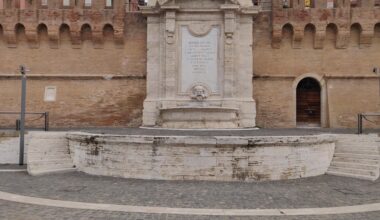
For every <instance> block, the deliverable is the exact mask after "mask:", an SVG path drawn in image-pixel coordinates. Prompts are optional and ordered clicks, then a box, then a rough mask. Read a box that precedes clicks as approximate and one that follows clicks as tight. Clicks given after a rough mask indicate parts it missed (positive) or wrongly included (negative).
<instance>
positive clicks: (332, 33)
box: [326, 23, 338, 47]
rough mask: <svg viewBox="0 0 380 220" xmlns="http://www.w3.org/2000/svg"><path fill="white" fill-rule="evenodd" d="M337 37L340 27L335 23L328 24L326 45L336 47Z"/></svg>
mask: <svg viewBox="0 0 380 220" xmlns="http://www.w3.org/2000/svg"><path fill="white" fill-rule="evenodd" d="M337 35H338V27H337V26H336V25H335V24H334V23H330V24H328V25H327V27H326V44H327V45H329V46H334V47H335V45H336V39H337Z"/></svg>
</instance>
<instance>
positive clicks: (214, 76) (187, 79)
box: [181, 26, 219, 92]
mask: <svg viewBox="0 0 380 220" xmlns="http://www.w3.org/2000/svg"><path fill="white" fill-rule="evenodd" d="M181 35H182V48H181V49H182V60H181V92H186V91H188V90H189V89H190V88H191V87H192V86H194V85H195V84H203V85H207V87H208V88H210V89H211V92H218V90H219V88H218V40H219V28H217V27H213V28H212V29H211V30H210V32H209V33H208V34H207V35H205V36H193V35H192V34H191V33H190V31H189V29H188V27H185V26H184V27H181Z"/></svg>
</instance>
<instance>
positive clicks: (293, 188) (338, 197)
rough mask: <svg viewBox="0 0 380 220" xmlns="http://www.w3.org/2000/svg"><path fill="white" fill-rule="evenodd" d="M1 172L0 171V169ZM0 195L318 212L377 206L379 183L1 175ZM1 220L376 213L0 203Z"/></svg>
mask: <svg viewBox="0 0 380 220" xmlns="http://www.w3.org/2000/svg"><path fill="white" fill-rule="evenodd" d="M0 168H2V166H0ZM0 191H4V192H9V193H15V194H20V195H27V196H33V197H40V198H49V199H58V200H67V201H79V202H91V203H110V204H121V205H136V206H162V207H180V208H221V209H271V208H317V207H335V206H347V205H359V204H368V203H378V202H380V181H379V180H378V181H376V182H369V181H362V180H356V179H351V178H343V177H334V176H320V177H314V178H307V179H300V180H289V181H280V182H261V183H238V182H195V181H152V180H149V181H148V180H133V179H121V178H112V177H99V176H90V175H86V174H83V173H79V172H75V173H67V174H55V175H46V176H39V177H32V176H29V175H28V174H27V173H23V172H21V173H20V172H19V173H0ZM0 219H12V220H13V219H136V220H137V219H144V220H145V219H268V220H277V219H285V220H287V219H297V220H298V219H305V220H309V219H322V220H323V219H338V220H340V219H342V220H343V219H344V220H350V219H363V220H364V219H365V220H366V219H368V220H372V219H373V220H375V219H376V220H379V219H380V212H371V213H362V214H349V215H324V216H287V217H285V216H284V217H215V216H214V217H211V216H180V215H162V214H161V215H159V214H138V213H123V212H108V211H92V210H72V209H64V208H53V207H45V206H35V205H26V204H19V203H14V202H8V201H1V200H0Z"/></svg>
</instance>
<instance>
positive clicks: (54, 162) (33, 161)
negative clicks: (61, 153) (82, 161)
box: [28, 158, 73, 165]
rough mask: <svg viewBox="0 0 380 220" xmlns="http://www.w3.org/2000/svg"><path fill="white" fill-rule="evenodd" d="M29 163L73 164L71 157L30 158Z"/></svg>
mask: <svg viewBox="0 0 380 220" xmlns="http://www.w3.org/2000/svg"><path fill="white" fill-rule="evenodd" d="M28 164H36V165H57V164H73V161H72V160H71V158H62V159H59V160H49V159H46V160H29V161H28Z"/></svg>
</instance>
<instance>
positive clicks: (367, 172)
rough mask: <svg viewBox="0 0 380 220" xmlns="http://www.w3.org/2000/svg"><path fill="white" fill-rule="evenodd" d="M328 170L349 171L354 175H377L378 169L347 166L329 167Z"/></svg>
mask: <svg viewBox="0 0 380 220" xmlns="http://www.w3.org/2000/svg"><path fill="white" fill-rule="evenodd" d="M328 170H329V171H332V172H338V173H351V174H354V175H360V176H374V177H376V176H378V173H379V171H378V170H376V171H372V170H365V169H355V168H348V167H329V169H328Z"/></svg>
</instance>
